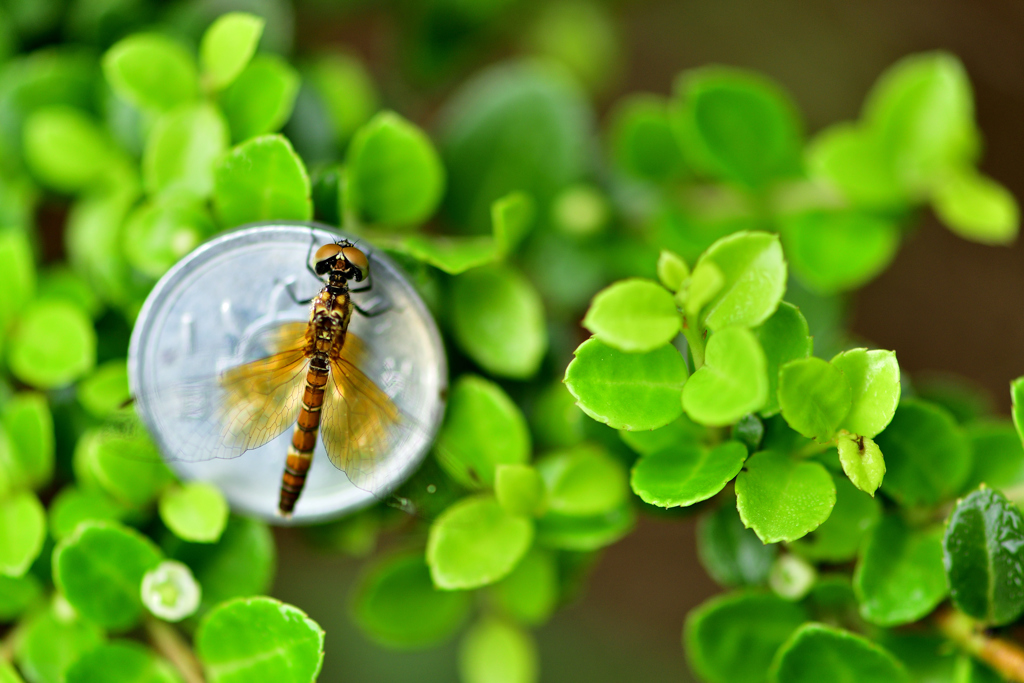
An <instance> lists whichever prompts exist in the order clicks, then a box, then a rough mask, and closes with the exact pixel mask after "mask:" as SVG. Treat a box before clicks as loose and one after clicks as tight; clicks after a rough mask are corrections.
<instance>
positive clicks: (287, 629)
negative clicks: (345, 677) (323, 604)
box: [195, 597, 324, 683]
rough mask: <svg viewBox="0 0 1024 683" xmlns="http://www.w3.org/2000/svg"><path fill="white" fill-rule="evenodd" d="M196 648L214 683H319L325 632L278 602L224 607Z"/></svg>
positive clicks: (203, 629) (208, 620)
mask: <svg viewBox="0 0 1024 683" xmlns="http://www.w3.org/2000/svg"><path fill="white" fill-rule="evenodd" d="M195 643H196V654H197V655H198V656H199V661H201V662H202V663H203V669H204V670H205V671H206V680H207V681H208V682H209V683H249V682H250V681H275V683H313V681H315V680H316V677H317V674H319V673H320V666H321V665H322V664H323V658H324V651H323V648H324V632H323V629H321V628H320V626H318V625H317V623H316V622H315V621H313V620H312V619H310V618H309V617H307V616H306V615H305V614H304V613H303V612H302V611H301V610H299V609H298V608H296V607H292V606H291V605H286V604H284V603H282V602H278V601H277V600H274V599H272V598H263V597H260V598H240V599H237V600H232V601H230V602H226V603H223V604H221V605H218V606H217V607H215V608H214V609H212V610H211V611H210V612H209V613H208V614H207V615H206V617H204V618H203V620H202V622H200V624H199V629H198V630H197V631H196V636H195Z"/></svg>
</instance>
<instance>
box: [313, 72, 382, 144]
mask: <svg viewBox="0 0 1024 683" xmlns="http://www.w3.org/2000/svg"><path fill="white" fill-rule="evenodd" d="M305 75H306V77H307V80H308V81H309V83H310V84H311V85H312V86H313V88H315V90H316V94H317V95H319V96H320V99H321V100H322V102H323V105H324V108H325V109H326V113H327V117H328V119H329V120H330V123H331V129H332V130H331V138H332V140H331V142H332V143H333V145H334V146H335V147H341V146H342V145H344V144H345V143H346V142H348V140H349V138H351V137H352V134H353V133H355V132H356V129H357V128H359V126H361V125H363V124H364V123H366V122H367V121H369V120H370V117H371V116H372V115H373V112H374V111H376V109H377V99H378V98H377V91H376V88H375V87H374V85H373V80H372V79H371V78H370V76H369V74H367V72H366V68H365V67H364V66H363V65H362V63H361V62H360V61H359V60H358V59H356V58H355V57H353V56H351V55H346V54H334V53H327V54H321V55H318V56H317V57H316V58H315V60H314V62H313V63H312V64H311V65H310V66H309V70H308V72H307V73H306V74H305Z"/></svg>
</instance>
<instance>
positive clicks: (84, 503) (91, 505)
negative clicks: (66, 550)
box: [49, 486, 128, 541]
mask: <svg viewBox="0 0 1024 683" xmlns="http://www.w3.org/2000/svg"><path fill="white" fill-rule="evenodd" d="M49 512H50V533H51V534H52V535H53V537H54V539H56V540H58V541H60V540H62V539H64V538H66V537H68V536H70V535H71V534H72V533H73V532H74V531H75V529H76V528H77V527H78V525H79V524H81V523H82V522H84V521H86V520H90V519H92V520H100V521H121V520H123V519H124V518H125V517H126V516H127V514H128V509H127V508H125V507H124V506H122V505H121V504H119V503H117V502H116V501H114V500H113V499H112V498H110V496H108V495H107V494H105V493H103V492H102V491H88V490H81V489H78V488H75V487H74V486H66V487H65V488H63V489H61V492H60V493H58V494H57V497H56V498H54V499H53V501H52V502H51V503H50V510H49Z"/></svg>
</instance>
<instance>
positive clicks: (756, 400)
mask: <svg viewBox="0 0 1024 683" xmlns="http://www.w3.org/2000/svg"><path fill="white" fill-rule="evenodd" d="M767 400H768V361H767V359H766V358H765V356H764V351H763V350H762V349H761V345H760V344H759V343H758V341H757V337H755V336H754V334H753V333H752V332H751V331H750V330H748V329H745V328H743V327H727V328H725V329H724V330H721V331H720V332H716V333H715V334H713V335H712V336H711V339H709V340H708V345H707V349H706V351H705V356H704V365H703V366H701V368H700V369H699V370H697V372H695V373H693V377H691V378H690V380H689V381H688V382H687V383H686V385H685V386H684V387H683V408H684V409H685V410H686V414H687V415H689V416H690V418H692V419H693V420H694V421H695V422H699V423H700V424H704V425H709V426H715V427H718V426H724V425H728V424H732V423H734V422H736V421H737V420H739V419H740V418H741V417H743V416H744V415H746V414H747V413H752V412H754V411H756V410H760V409H761V408H762V407H764V404H765V402H766V401H767Z"/></svg>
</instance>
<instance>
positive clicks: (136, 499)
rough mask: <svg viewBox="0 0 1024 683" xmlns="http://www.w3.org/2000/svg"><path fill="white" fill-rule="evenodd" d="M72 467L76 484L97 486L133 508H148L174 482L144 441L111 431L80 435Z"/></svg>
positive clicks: (97, 430)
mask: <svg viewBox="0 0 1024 683" xmlns="http://www.w3.org/2000/svg"><path fill="white" fill-rule="evenodd" d="M72 464H73V466H74V470H75V476H76V478H77V479H78V481H79V483H80V484H83V485H88V486H94V487H98V488H100V489H102V490H103V491H105V492H106V493H107V494H109V495H110V496H111V497H113V498H114V499H115V500H117V501H118V502H120V503H123V504H125V505H130V506H133V507H144V506H146V505H148V504H149V503H151V502H152V501H154V500H155V499H156V498H157V496H159V495H160V493H161V492H162V491H163V490H164V488H165V487H167V486H168V485H169V484H170V483H171V482H172V481H173V480H174V475H172V474H171V471H170V470H169V469H168V468H167V465H165V464H164V463H163V461H162V460H161V459H160V454H159V451H157V449H156V446H155V445H154V444H153V443H152V442H151V441H149V440H148V438H145V437H144V436H142V435H136V434H133V435H131V436H123V435H121V434H120V433H118V432H116V431H114V430H103V429H92V430H89V431H87V432H85V433H84V434H82V436H81V437H80V438H79V440H78V442H77V443H76V444H75V453H74V456H73V460H72Z"/></svg>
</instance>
